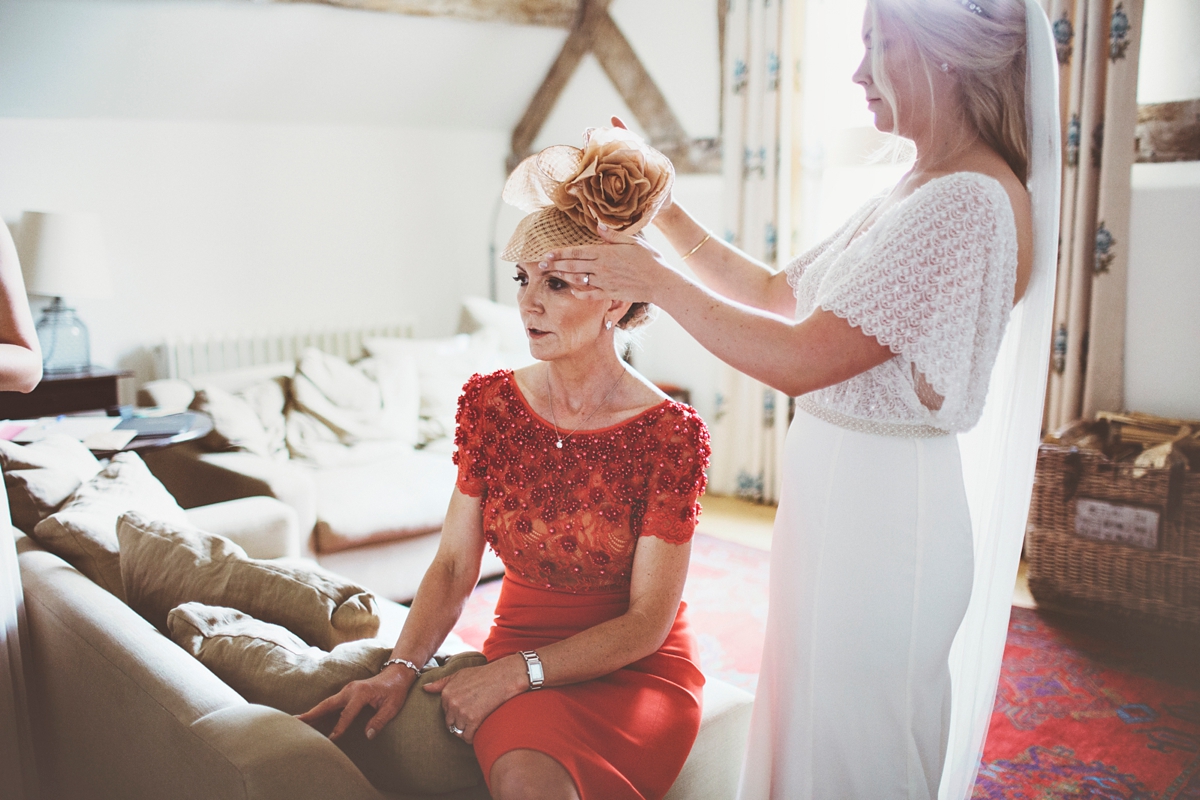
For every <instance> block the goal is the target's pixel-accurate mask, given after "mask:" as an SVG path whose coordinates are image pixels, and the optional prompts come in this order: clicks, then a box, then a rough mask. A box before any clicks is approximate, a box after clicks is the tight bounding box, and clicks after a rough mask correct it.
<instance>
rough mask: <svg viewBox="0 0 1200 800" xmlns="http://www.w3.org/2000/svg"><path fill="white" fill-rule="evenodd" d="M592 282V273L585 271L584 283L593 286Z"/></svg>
mask: <svg viewBox="0 0 1200 800" xmlns="http://www.w3.org/2000/svg"><path fill="white" fill-rule="evenodd" d="M591 284H592V273H590V272H585V273H583V285H584V286H591Z"/></svg>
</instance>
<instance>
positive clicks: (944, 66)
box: [942, 61, 950, 72]
mask: <svg viewBox="0 0 1200 800" xmlns="http://www.w3.org/2000/svg"><path fill="white" fill-rule="evenodd" d="M949 71H950V65H949V64H947V63H946V62H945V61H943V62H942V72H949Z"/></svg>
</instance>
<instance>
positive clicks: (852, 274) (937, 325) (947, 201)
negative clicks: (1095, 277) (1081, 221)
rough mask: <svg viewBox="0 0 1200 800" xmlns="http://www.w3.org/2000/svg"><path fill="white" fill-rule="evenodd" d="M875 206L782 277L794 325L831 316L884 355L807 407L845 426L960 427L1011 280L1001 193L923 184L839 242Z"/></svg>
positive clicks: (947, 179) (980, 381) (965, 424)
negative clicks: (816, 315)
mask: <svg viewBox="0 0 1200 800" xmlns="http://www.w3.org/2000/svg"><path fill="white" fill-rule="evenodd" d="M881 200H882V198H875V199H873V200H872V201H870V202H869V203H867V204H866V205H865V206H863V208H861V209H860V210H859V211H858V212H857V213H856V214H855V215H854V216H853V217H851V218H850V219H849V220H848V221H847V222H846V224H845V225H844V226H843V227H842V228H841V230H839V231H837V232H836V233H834V234H833V235H832V236H831V237H829V238H828V239H826V240H825V241H824V242H822V243H821V244H819V245H817V246H816V247H815V248H813V249H812V250H810V251H809V252H807V253H805V254H804V255H802V256H800V257H799V258H797V259H796V260H795V261H793V262H792V263H791V264H789V265H788V266H787V268H786V272H787V279H788V283H789V284H791V286H792V288H793V290H794V291H795V294H796V318H797V319H803V318H804V317H807V316H808V315H809V314H811V313H813V312H814V311H815V310H816V309H818V308H822V309H825V310H828V311H832V312H833V313H834V314H836V315H838V316H839V317H841V318H843V319H845V320H846V321H848V322H849V323H850V324H851V325H854V326H856V327H858V328H861V329H862V330H863V331H864V332H865V333H867V334H869V335H871V336H874V337H875V338H876V339H878V340H879V341H880V343H882V344H885V345H887V346H888V347H890V348H891V349H892V351H893V352H894V353H895V354H896V356H895V357H894V358H892V359H889V360H888V361H886V362H884V363H883V364H880V365H879V366H877V367H875V368H874V369H871V370H868V371H867V372H864V373H861V374H859V375H856V376H854V377H853V378H850V379H849V380H846V381H843V382H842V383H839V384H836V385H834V386H830V387H827V388H825V389H820V390H818V391H815V392H812V393H811V394H810V395H808V396H807V402H808V403H811V404H813V405H815V406H817V407H819V408H821V409H828V410H830V411H832V412H834V413H835V414H838V415H844V416H846V417H850V418H852V419H855V420H865V421H872V422H882V423H891V424H898V425H908V426H929V427H932V428H936V429H939V430H943V431H947V432H957V431H965V430H968V429H969V428H971V427H972V426H973V425H974V424H975V423H976V422H978V420H979V417H980V415H981V414H982V412H983V403H984V399H985V397H986V396H987V388H988V380H989V378H990V376H991V372H992V366H993V364H994V363H995V360H996V354H997V352H998V351H999V348H1000V340H1001V338H1002V337H1003V335H1004V328H1005V326H1006V325H1007V323H1008V317H1009V311H1010V309H1011V306H1012V298H1013V291H1014V288H1015V283H1016V271H1017V231H1016V223H1015V221H1014V218H1013V212H1012V206H1011V204H1010V202H1009V198H1008V193H1007V192H1006V191H1005V190H1004V187H1002V186H1001V185H1000V183H999V181H997V180H995V179H994V178H991V177H989V176H986V175H982V174H980V173H975V172H957V173H953V174H951V175H946V176H943V177H940V178H935V179H934V180H931V181H929V182H928V183H926V184H924V185H923V186H921V187H920V188H918V189H917V190H916V191H915V192H913V193H912V195H910V196H909V197H907V198H905V199H904V200H902V201H901V202H900V203H898V204H897V205H895V206H893V207H892V208H890V209H888V210H887V211H886V212H885V213H884V214H883V215H882V216H881V217H880V218H879V219H878V220H877V221H876V222H875V223H874V224H873V225H872V226H871V227H870V228H869V229H868V230H867V232H866V233H864V234H863V235H862V236H860V237H858V238H857V239H854V240H853V241H850V239H851V237H852V236H853V233H854V231H856V230H857V229H858V227H859V226H860V225H861V224H862V223H863V221H864V220H866V218H867V217H868V216H869V215H870V214H871V212H872V211H873V210H874V209H875V208H876V207H877V206H878V204H879V203H880V202H881ZM931 390H932V391H931ZM931 396H932V397H933V398H934V399H932V400H931ZM936 396H940V400H941V402H940V405H939V404H938V403H937V402H936V399H939V398H937V397H936ZM922 397H924V398H925V402H922ZM934 409H936V410H934Z"/></svg>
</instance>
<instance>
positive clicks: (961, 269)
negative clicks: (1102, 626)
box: [541, 0, 1059, 800]
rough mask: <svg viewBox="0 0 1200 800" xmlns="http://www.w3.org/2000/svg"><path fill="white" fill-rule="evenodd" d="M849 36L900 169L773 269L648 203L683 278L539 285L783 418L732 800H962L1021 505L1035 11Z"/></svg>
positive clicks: (569, 262) (1035, 149) (936, 16)
mask: <svg viewBox="0 0 1200 800" xmlns="http://www.w3.org/2000/svg"><path fill="white" fill-rule="evenodd" d="M863 42H864V45H865V47H866V54H865V56H864V58H863V61H862V64H861V65H860V66H859V68H858V70H857V71H856V72H855V74H854V76H853V79H854V81H855V83H857V84H859V85H861V86H862V87H863V88H864V90H865V92H866V99H867V103H868V108H869V109H870V110H871V111H872V112H874V114H875V124H876V127H878V128H879V129H880V130H881V131H886V132H893V133H896V134H898V135H900V136H902V137H905V138H907V139H910V140H912V141H913V142H914V144H915V145H916V151H917V159H916V163H915V165H914V167H913V169H912V171H911V172H909V173H908V174H907V175H905V177H904V178H903V179H902V180H901V181H900V183H899V184H898V185H897V186H896V187H895V188H894V189H893V190H892V191H891V193H890V194H888V195H887V196H885V197H881V198H875V199H873V200H872V201H870V202H869V203H867V204H866V205H865V206H864V207H863V208H862V209H861V210H860V211H859V212H858V213H856V214H855V215H854V216H853V217H851V218H850V219H849V220H848V221H847V222H846V223H845V225H843V226H842V228H841V229H840V230H838V231H837V232H836V233H835V234H834V235H833V236H831V237H830V238H829V239H827V240H826V241H825V242H823V243H821V244H820V245H818V246H817V247H816V248H814V249H813V250H811V251H809V252H808V253H805V254H804V255H802V256H801V257H799V258H798V259H796V260H795V261H793V262H792V263H791V264H790V265H788V267H787V268H786V269H785V270H784V271H783V272H780V273H777V274H776V273H772V272H771V271H770V270H769V269H768V268H766V267H764V266H763V265H762V264H759V263H757V262H755V261H753V260H751V259H749V258H748V257H747V256H745V255H744V254H742V253H740V252H739V251H737V250H736V249H734V248H733V247H731V246H728V245H726V244H724V243H723V242H720V241H719V240H717V239H714V238H712V237H711V235H710V234H709V233H708V231H707V230H706V229H705V228H704V227H702V226H701V225H700V224H698V223H697V222H696V221H695V220H693V219H692V218H691V217H690V216H689V215H688V214H687V213H686V212H685V211H684V210H683V209H682V208H681V207H680V206H678V205H677V204H674V203H672V204H668V205H667V206H666V207H665V208H664V210H663V211H661V212H660V213H659V215H658V217H657V218H656V219H655V221H654V224H655V225H657V226H658V228H659V229H660V230H661V231H662V232H663V233H664V234H665V235H666V236H667V238H668V240H669V241H670V242H671V244H672V246H673V247H675V248H676V250H677V251H678V252H679V253H680V254H684V256H685V258H686V259H687V263H688V265H689V266H690V267H691V268H692V269H693V270H694V272H695V273H696V275H697V276H698V277H699V279H700V280H701V281H702V282H703V284H701V283H697V282H696V281H694V280H692V279H690V278H688V277H686V276H684V275H682V274H681V273H679V272H678V271H676V270H674V269H672V268H671V267H670V266H669V265H667V264H666V263H665V262H664V261H663V260H662V258H661V256H660V255H659V254H658V253H657V252H656V251H655V250H654V249H653V248H652V247H650V246H649V245H648V244H646V242H645V241H644V240H642V239H640V238H638V239H630V238H629V237H625V236H622V235H620V233H619V232H615V231H608V230H607V229H603V228H601V229H600V230H599V233H600V235H601V236H602V237H603V238H605V239H606V240H607V241H608V242H610V244H604V245H595V246H589V247H576V248H567V249H564V250H560V251H556V252H554V253H551V254H548V255H547V258H546V259H545V261H544V262H543V264H542V265H541V266H542V268H543V269H548V270H554V271H558V272H560V273H562V274H563V275H565V276H567V277H568V279H569V280H571V282H572V283H573V284H574V285H575V286H576V291H577V292H597V291H598V292H603V293H605V294H608V295H611V296H613V297H617V298H620V299H625V300H639V301H650V302H653V303H655V304H658V305H659V306H661V307H662V308H663V309H664V310H666V311H667V312H668V313H669V314H671V316H672V317H674V318H675V319H676V320H677V321H678V322H679V323H680V324H681V325H683V327H684V328H685V329H687V330H688V332H689V333H691V334H692V335H693V336H694V337H695V338H696V339H697V340H698V341H699V342H700V343H701V344H702V345H704V346H705V347H706V348H707V349H708V350H710V351H711V352H712V353H714V354H715V355H717V356H718V357H719V358H721V359H722V360H724V361H726V362H727V363H729V364H731V365H732V366H734V367H736V368H737V369H739V370H741V371H743V372H745V373H747V374H748V375H750V376H752V377H754V378H757V379H758V380H761V381H762V382H764V383H766V384H768V385H770V386H773V387H775V388H778V389H780V390H782V391H784V392H786V393H788V394H789V395H792V396H795V397H797V398H798V399H797V401H796V415H795V418H794V420H793V422H792V424H791V427H790V429H789V432H788V437H787V443H786V446H785V454H784V460H785V461H784V471H783V489H782V497H781V500H780V503H779V510H778V513H777V516H776V522H775V536H774V537H773V540H772V553H771V576H772V578H771V590H770V602H771V605H770V611H769V616H768V622H767V640H766V647H765V649H764V653H763V664H762V672H761V675H760V678H759V683H758V695H757V697H756V699H755V709H754V717H753V722H752V724H751V734H750V742H749V746H748V749H747V757H746V764H745V767H744V771H743V776H742V786H741V797H742V798H743V799H744V800H759V798H775V799H776V800H805V799H807V798H817V800H857V799H861V800H890V799H891V798H911V799H913V800H916V799H918V798H919V799H920V800H930V799H931V798H934V797H937V796H939V787H940V790H941V796H942V798H943V800H958V798H963V797H967V796H969V794H970V789H971V785H972V784H973V782H974V776H975V770H976V769H977V766H978V759H979V754H980V752H981V750H982V743H983V736H984V734H985V733H986V726H987V721H988V718H989V712H990V710H991V704H992V700H993V697H994V693H995V687H996V679H997V676H998V671H999V662H1000V655H1001V652H1002V648H1003V642H1004V632H1005V628H1006V625H1007V620H1008V609H1009V607H1010V600H1011V591H1012V585H1013V583H1012V582H1013V579H1014V578H1015V573H1016V563H1017V558H1018V555H1019V551H1020V541H1021V536H1022V534H1023V531H1024V515H1025V513H1026V511H1027V509H1028V503H1029V494H1030V484H1031V481H1032V468H1033V462H1034V457H1035V453H1036V446H1037V438H1038V432H1039V430H1038V429H1039V422H1040V413H1041V406H1042V397H1043V393H1044V388H1045V371H1046V366H1047V357H1048V348H1049V342H1050V306H1051V299H1052V294H1053V286H1052V283H1053V280H1052V276H1053V271H1054V266H1055V257H1056V248H1057V224H1058V179H1059V168H1058V163H1059V162H1058V118H1057V114H1058V107H1057V69H1056V64H1055V61H1054V57H1053V44H1052V41H1051V39H1050V32H1049V26H1048V24H1047V21H1046V18H1045V14H1044V12H1043V11H1042V10H1041V8H1040V7H1039V5H1038V3H1037V2H1036V0H869V1H868V3H867V11H866V14H865V17H864V23H863ZM1014 304H1016V309H1015V310H1014ZM985 401H986V408H987V410H986V414H985ZM981 418H982V420H983V421H982V423H981ZM977 426H978V430H977V431H975V432H973V433H972V434H969V435H968V436H967V437H962V439H963V443H964V444H963V447H964V450H963V453H965V454H966V455H967V456H969V457H964V456H963V455H961V454H960V437H959V436H956V435H954V434H957V433H961V432H965V431H968V430H971V429H972V428H976V427H977ZM972 448H974V454H972V452H971V449H972ZM952 644H953V648H952ZM952 674H953V682H952Z"/></svg>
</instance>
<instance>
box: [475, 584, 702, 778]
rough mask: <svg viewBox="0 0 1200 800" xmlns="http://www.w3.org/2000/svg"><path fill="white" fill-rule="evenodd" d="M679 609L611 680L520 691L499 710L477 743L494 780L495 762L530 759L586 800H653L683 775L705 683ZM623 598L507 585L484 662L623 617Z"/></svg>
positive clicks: (683, 605) (682, 605) (486, 770)
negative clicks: (565, 778)
mask: <svg viewBox="0 0 1200 800" xmlns="http://www.w3.org/2000/svg"><path fill="white" fill-rule="evenodd" d="M686 607H687V604H686V603H680V604H679V613H678V614H677V615H676V616H675V624H674V625H673V626H672V627H671V632H670V633H669V634H668V635H667V640H666V641H665V642H664V643H663V645H662V647H660V648H659V649H658V651H657V652H656V653H653V654H652V655H649V656H647V657H646V658H643V659H642V660H640V661H635V662H634V663H632V664H630V665H629V666H627V667H625V668H623V669H619V670H617V671H616V672H613V673H611V674H609V675H605V676H604V677H601V678H596V679H594V680H590V681H584V682H583V683H576V684H572V685H570V686H559V687H547V688H545V689H541V690H540V691H536V692H525V693H524V694H520V695H517V696H516V697H514V698H513V699H511V700H509V701H508V702H506V703H505V704H504V705H502V706H500V707H499V708H498V709H496V710H495V711H494V712H492V715H491V716H489V717H488V718H487V719H486V720H484V721H483V724H482V725H481V726H480V727H479V730H478V732H476V734H475V755H476V757H478V759H479V765H480V767H482V768H483V775H484V778H485V779H487V780H488V782H489V786H490V781H491V772H492V765H493V764H495V763H496V759H498V758H499V757H500V756H502V755H504V754H505V753H508V752H510V751H513V750H536V751H538V752H540V753H545V754H546V755H548V756H550V757H551V758H553V759H554V760H555V761H557V762H558V763H560V764H562V765H563V767H564V768H565V769H566V770H567V772H569V773H570V774H571V777H572V778H573V779H574V780H575V786H576V787H577V788H578V790H579V794H580V796H581V797H582V798H583V800H589V798H594V799H595V800H623V799H624V798H628V799H629V800H658V798H661V797H663V796H664V795H665V794H666V793H667V790H668V789H670V788H671V784H673V783H674V782H675V779H676V778H677V777H678V776H679V772H680V770H682V769H683V762H684V761H686V760H687V756H688V753H689V752H691V749H692V743H693V742H694V741H695V740H696V733H697V732H698V731H699V730H700V700H701V689H702V688H703V686H704V676H703V675H702V674H701V673H700V668H699V667H698V666H697V660H698V659H697V657H696V655H697V654H696V640H695V638H694V637H693V636H692V634H691V632H690V631H689V630H688V624H687V619H686V617H685V615H684V611H685V609H686ZM628 608H629V595H628V593H617V594H568V593H566V592H554V591H549V590H546V589H537V588H534V587H532V586H529V585H527V584H524V583H518V582H517V581H514V580H511V579H509V578H507V577H506V578H504V583H503V586H502V588H501V591H500V600H499V601H498V602H497V603H496V622H495V624H494V625H493V626H492V630H491V633H490V634H489V635H488V639H487V641H486V642H485V643H484V645H483V653H484V655H485V656H487V658H488V661H495V660H497V659H500V658H504V657H505V656H508V655H512V654H513V653H516V652H517V651H519V650H536V649H538V648H540V647H545V646H546V645H549V644H553V643H554V642H558V641H561V640H563V639H566V638H567V637H569V636H573V635H574V634H576V633H579V632H580V631H583V630H586V629H587V628H591V627H593V626H595V625H599V624H600V623H602V622H606V621H608V620H610V619H614V618H616V617H619V616H621V615H622V614H624V613H625V612H626V611H627V610H628Z"/></svg>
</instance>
